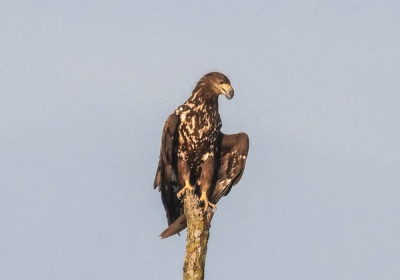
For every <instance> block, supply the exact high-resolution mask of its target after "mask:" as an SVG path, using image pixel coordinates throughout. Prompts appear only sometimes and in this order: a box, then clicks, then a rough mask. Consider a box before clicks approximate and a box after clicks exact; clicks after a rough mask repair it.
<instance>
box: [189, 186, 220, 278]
mask: <svg viewBox="0 0 400 280" xmlns="http://www.w3.org/2000/svg"><path fill="white" fill-rule="evenodd" d="M184 211H185V215H186V219H187V229H188V230H187V237H186V255H185V262H184V266H183V280H203V279H204V266H205V262H206V254H207V243H208V238H209V236H210V231H209V229H210V226H209V225H210V221H211V218H212V216H213V214H214V213H212V212H207V214H206V215H204V212H203V207H199V199H198V197H197V196H196V195H195V194H194V193H193V192H191V191H186V195H185V198H184Z"/></svg>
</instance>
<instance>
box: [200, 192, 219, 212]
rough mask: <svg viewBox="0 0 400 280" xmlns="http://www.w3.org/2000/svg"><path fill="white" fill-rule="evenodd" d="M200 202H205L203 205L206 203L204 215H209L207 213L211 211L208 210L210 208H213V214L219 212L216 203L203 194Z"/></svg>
mask: <svg viewBox="0 0 400 280" xmlns="http://www.w3.org/2000/svg"><path fill="white" fill-rule="evenodd" d="M200 202H203V203H204V210H203V212H204V214H205V213H207V211H209V210H208V208H209V207H211V208H212V210H211V212H215V211H217V205H215V204H214V203H211V202H210V201H209V200H208V198H207V195H206V194H204V193H203V194H202V195H201V196H200Z"/></svg>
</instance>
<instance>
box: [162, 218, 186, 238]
mask: <svg viewBox="0 0 400 280" xmlns="http://www.w3.org/2000/svg"><path fill="white" fill-rule="evenodd" d="M186 226H187V224H186V216H185V215H184V214H183V215H181V216H180V217H179V218H178V219H176V221H175V222H173V223H172V224H170V225H169V227H168V228H167V229H165V230H164V231H163V232H162V233H161V234H160V237H161V239H164V238H167V237H170V236H172V235H175V234H177V233H179V232H181V231H182V230H184V229H185V228H186Z"/></svg>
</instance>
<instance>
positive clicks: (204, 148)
mask: <svg viewBox="0 0 400 280" xmlns="http://www.w3.org/2000/svg"><path fill="white" fill-rule="evenodd" d="M233 93H234V91H233V88H232V86H231V83H230V81H229V79H228V78H227V77H226V76H225V75H224V74H222V73H219V72H212V73H208V74H206V75H204V76H203V77H202V78H201V79H200V81H199V82H198V83H197V85H196V87H195V88H194V90H193V92H192V95H191V96H190V98H189V99H188V100H187V101H186V102H185V103H184V104H183V105H181V106H180V107H178V109H176V110H175V112H174V113H173V114H171V115H170V116H169V117H168V119H167V121H166V122H165V126H164V130H163V133H162V139H161V150H160V158H159V162H158V168H157V173H156V178H155V180H154V188H158V190H159V191H160V192H161V199H162V202H163V205H164V208H165V211H166V216H167V221H168V225H169V227H168V228H167V229H166V230H165V231H164V232H163V233H162V234H161V238H166V237H169V236H171V235H174V234H176V233H179V232H180V231H182V230H183V229H185V228H186V217H185V214H184V212H183V202H182V197H183V196H184V194H185V191H186V190H191V191H195V193H196V194H197V195H198V196H199V200H200V203H201V204H200V205H201V206H202V207H204V213H206V212H207V211H210V210H213V209H214V210H215V209H216V206H215V204H216V203H217V202H218V201H219V200H220V199H221V198H222V197H223V196H225V195H227V194H228V193H229V192H230V190H231V188H232V186H233V185H235V184H237V183H238V182H239V180H240V179H241V177H242V175H243V171H244V167H245V164H246V158H247V153H248V149H249V137H248V136H247V134H246V133H238V134H231V135H229V134H224V133H222V132H221V126H222V123H221V119H220V116H219V113H218V96H219V95H221V94H222V95H225V96H226V98H227V99H228V100H229V99H231V98H232V97H233Z"/></svg>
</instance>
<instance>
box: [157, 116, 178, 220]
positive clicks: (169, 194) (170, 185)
mask: <svg viewBox="0 0 400 280" xmlns="http://www.w3.org/2000/svg"><path fill="white" fill-rule="evenodd" d="M178 125H179V118H178V116H176V115H175V114H172V115H170V116H169V117H168V119H167V121H166V122H165V125H164V129H163V133H162V138H161V149H160V158H159V161H158V168H157V173H156V177H155V179H154V188H158V190H159V191H160V192H161V199H162V202H163V205H164V208H165V211H166V214H167V220H168V225H170V224H171V223H173V222H174V221H175V220H176V219H177V218H179V216H180V215H181V209H180V208H181V207H180V201H179V200H178V198H177V196H176V192H177V191H178V182H177V179H176V177H177V176H176V174H177V149H178V147H177V138H178V135H177V131H178V130H177V128H178Z"/></svg>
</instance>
